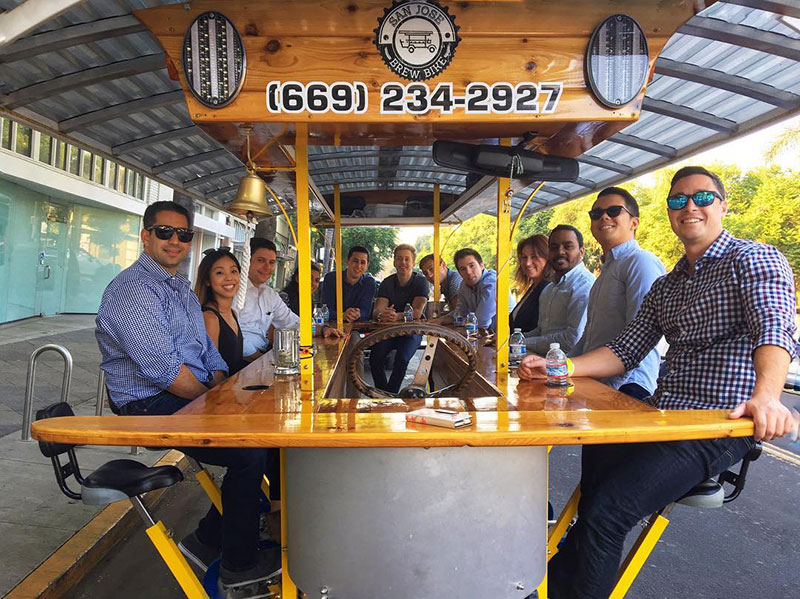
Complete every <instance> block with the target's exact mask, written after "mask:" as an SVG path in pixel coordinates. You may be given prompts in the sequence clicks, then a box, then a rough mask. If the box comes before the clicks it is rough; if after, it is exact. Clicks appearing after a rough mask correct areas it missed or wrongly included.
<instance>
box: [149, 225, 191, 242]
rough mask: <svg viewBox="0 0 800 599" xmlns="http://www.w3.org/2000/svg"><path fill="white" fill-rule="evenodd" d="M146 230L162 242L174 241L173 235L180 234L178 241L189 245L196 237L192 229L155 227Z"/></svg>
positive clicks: (165, 226)
mask: <svg viewBox="0 0 800 599" xmlns="http://www.w3.org/2000/svg"><path fill="white" fill-rule="evenodd" d="M145 230H147V231H152V232H153V233H155V234H156V237H158V238H159V239H160V240H161V241H167V240H169V239H172V234H173V233H177V234H178V241H180V242H181V243H189V242H190V241H191V240H192V238H193V237H194V231H192V230H191V229H184V228H183V227H181V228H175V227H170V226H167V225H153V226H152V227H145Z"/></svg>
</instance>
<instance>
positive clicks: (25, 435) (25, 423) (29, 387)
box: [22, 343, 72, 441]
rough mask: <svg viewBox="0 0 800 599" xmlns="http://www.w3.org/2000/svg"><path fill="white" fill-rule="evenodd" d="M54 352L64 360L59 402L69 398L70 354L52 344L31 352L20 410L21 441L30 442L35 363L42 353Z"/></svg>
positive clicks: (70, 377) (61, 347)
mask: <svg viewBox="0 0 800 599" xmlns="http://www.w3.org/2000/svg"><path fill="white" fill-rule="evenodd" d="M47 351H54V352H57V353H58V354H61V357H62V358H64V378H63V380H62V382H61V401H63V402H67V398H69V386H70V383H71V381H72V354H71V353H69V350H68V349H67V348H66V347H64V346H62V345H56V344H54V343H48V344H47V345H43V346H42V347H40V348H38V349H35V350H33V353H31V358H30V360H28V379H27V381H26V383H25V405H24V406H23V408H22V440H23V441H30V440H31V420H32V417H33V386H34V382H35V378H36V361H37V360H38V359H39V356H41V355H42V354H43V353H44V352H47Z"/></svg>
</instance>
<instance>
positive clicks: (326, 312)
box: [322, 304, 331, 322]
mask: <svg viewBox="0 0 800 599" xmlns="http://www.w3.org/2000/svg"><path fill="white" fill-rule="evenodd" d="M330 319H331V313H330V310H328V304H322V320H323V321H325V322H328V321H329V320H330Z"/></svg>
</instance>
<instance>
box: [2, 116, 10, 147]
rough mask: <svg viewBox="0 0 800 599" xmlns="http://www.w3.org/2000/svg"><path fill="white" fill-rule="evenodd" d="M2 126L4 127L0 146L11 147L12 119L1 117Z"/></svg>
mask: <svg viewBox="0 0 800 599" xmlns="http://www.w3.org/2000/svg"><path fill="white" fill-rule="evenodd" d="M0 127H2V129H3V133H2V137H0V146H2V147H4V148H6V149H7V150H10V149H11V119H6V118H0Z"/></svg>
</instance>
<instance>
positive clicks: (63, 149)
mask: <svg viewBox="0 0 800 599" xmlns="http://www.w3.org/2000/svg"><path fill="white" fill-rule="evenodd" d="M53 166H55V167H57V168H60V169H66V168H67V144H66V143H65V142H63V141H61V140H58V149H57V150H56V162H55V164H54V165H53Z"/></svg>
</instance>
